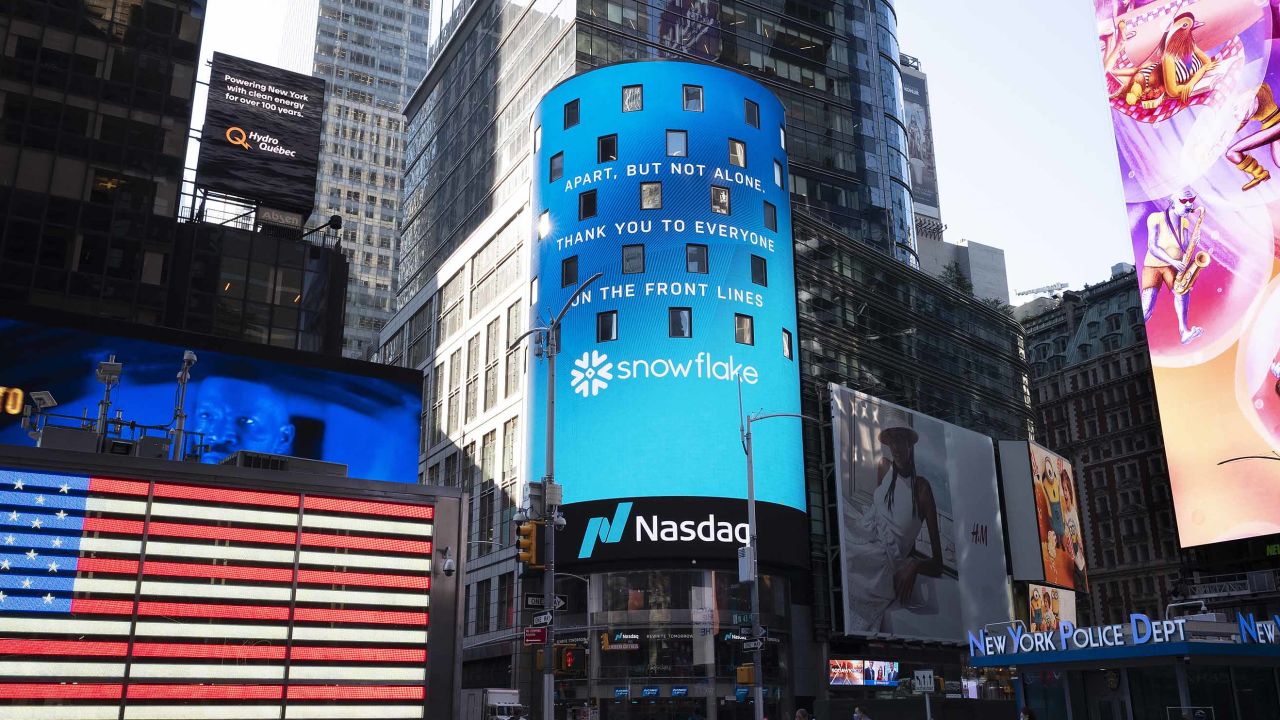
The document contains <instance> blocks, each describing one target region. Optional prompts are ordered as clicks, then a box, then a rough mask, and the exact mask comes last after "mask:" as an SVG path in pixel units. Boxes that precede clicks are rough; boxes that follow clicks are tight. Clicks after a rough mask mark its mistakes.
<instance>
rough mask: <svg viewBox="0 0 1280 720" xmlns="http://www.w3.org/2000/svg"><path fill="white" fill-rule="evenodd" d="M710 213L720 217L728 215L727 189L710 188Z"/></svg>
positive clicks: (715, 186) (716, 186) (713, 186)
mask: <svg viewBox="0 0 1280 720" xmlns="http://www.w3.org/2000/svg"><path fill="white" fill-rule="evenodd" d="M711 212H714V213H719V214H721V215H728V214H729V188H726V187H720V186H719V185H712V186H711Z"/></svg>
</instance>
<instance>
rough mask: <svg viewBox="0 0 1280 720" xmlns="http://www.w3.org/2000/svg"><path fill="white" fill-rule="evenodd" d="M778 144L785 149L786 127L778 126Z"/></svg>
mask: <svg viewBox="0 0 1280 720" xmlns="http://www.w3.org/2000/svg"><path fill="white" fill-rule="evenodd" d="M778 144H779V145H781V146H782V149H783V150H786V149H787V129H786V128H784V127H779V128H778Z"/></svg>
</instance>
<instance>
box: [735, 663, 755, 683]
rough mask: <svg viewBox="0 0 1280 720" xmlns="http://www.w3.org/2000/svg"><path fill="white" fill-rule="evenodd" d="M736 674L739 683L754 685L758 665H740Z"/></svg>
mask: <svg viewBox="0 0 1280 720" xmlns="http://www.w3.org/2000/svg"><path fill="white" fill-rule="evenodd" d="M736 675H737V677H736V680H737V681H738V684H739V685H752V684H754V683H755V681H756V666H755V665H739V666H738V668H737V673H736Z"/></svg>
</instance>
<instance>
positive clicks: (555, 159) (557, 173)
mask: <svg viewBox="0 0 1280 720" xmlns="http://www.w3.org/2000/svg"><path fill="white" fill-rule="evenodd" d="M550 177H551V182H555V181H557V180H559V179H560V178H562V177H564V153H562V152H558V153H556V154H555V155H552V156H551V174H550Z"/></svg>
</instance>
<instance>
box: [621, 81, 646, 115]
mask: <svg viewBox="0 0 1280 720" xmlns="http://www.w3.org/2000/svg"><path fill="white" fill-rule="evenodd" d="M643 109H644V86H642V85H627V86H625V87H623V88H622V112H638V111H640V110H643Z"/></svg>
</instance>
